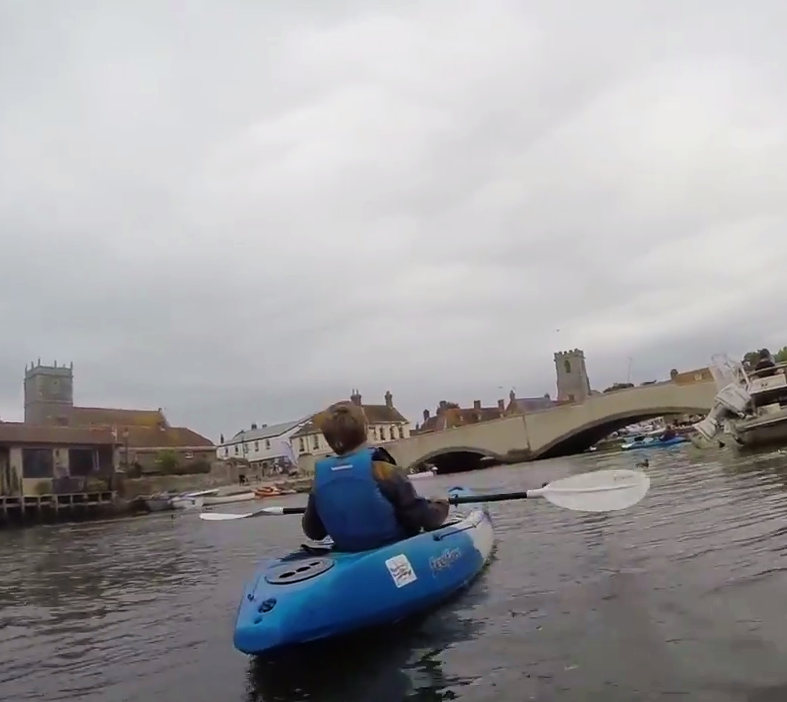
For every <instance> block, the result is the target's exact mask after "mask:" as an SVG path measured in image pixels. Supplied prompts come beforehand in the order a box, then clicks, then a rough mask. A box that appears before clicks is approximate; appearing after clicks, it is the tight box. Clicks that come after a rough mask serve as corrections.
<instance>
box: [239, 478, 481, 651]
mask: <svg viewBox="0 0 787 702" xmlns="http://www.w3.org/2000/svg"><path fill="white" fill-rule="evenodd" d="M452 493H454V494H469V493H468V492H467V491H465V490H463V489H461V488H458V489H455V490H454V491H452ZM493 545H494V531H493V528H492V522H491V519H490V518H489V513H488V512H487V510H486V508H479V509H473V510H472V511H470V512H469V513H466V514H465V515H462V517H460V518H459V519H458V520H457V521H456V522H454V523H451V524H449V525H447V526H444V527H443V528H441V529H439V530H437V531H434V532H429V533H424V534H419V535H418V536H414V537H412V538H410V539H406V540H404V541H400V542H398V543H395V544H391V545H390V546H386V547H384V548H381V549H378V550H375V551H366V552H363V553H353V554H349V553H336V552H334V551H331V550H330V549H315V548H308V549H305V550H302V551H299V552H296V553H292V554H289V555H288V556H285V557H284V558H281V559H273V560H270V561H267V562H265V563H263V564H261V566H260V568H259V569H258V570H257V572H256V573H255V574H254V576H253V578H252V579H251V581H250V582H249V583H248V584H247V585H246V587H245V588H244V592H243V596H242V598H241V602H240V605H239V606H238V612H237V617H236V621H235V634H234V638H233V642H234V645H235V648H237V649H238V650H239V651H241V652H243V653H247V654H252V655H264V654H269V653H272V652H274V651H276V650H279V649H283V648H289V647H292V646H298V645H301V644H306V643H310V642H313V641H319V640H322V639H327V638H330V637H334V636H341V635H344V634H349V633H352V632H355V631H359V630H361V629H366V628H369V627H374V626H380V625H384V624H389V623H393V622H396V621H398V620H401V619H404V618H406V617H409V616H412V615H415V614H418V613H420V612H424V611H426V610H428V609H430V608H432V607H434V606H435V605H437V604H439V603H440V602H442V601H443V600H445V599H447V598H448V597H450V596H451V595H453V594H455V593H456V592H458V591H459V590H461V589H462V588H463V587H465V586H466V585H468V584H469V583H470V582H471V581H472V580H473V579H474V578H475V577H476V576H477V575H478V574H479V573H480V572H481V570H482V569H483V567H484V565H485V564H486V563H487V561H488V559H489V557H490V555H491V552H492V548H493Z"/></svg>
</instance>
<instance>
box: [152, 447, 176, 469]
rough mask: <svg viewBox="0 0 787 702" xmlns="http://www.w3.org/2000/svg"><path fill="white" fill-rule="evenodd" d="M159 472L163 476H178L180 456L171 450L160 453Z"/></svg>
mask: <svg viewBox="0 0 787 702" xmlns="http://www.w3.org/2000/svg"><path fill="white" fill-rule="evenodd" d="M156 463H158V467H159V471H161V473H162V474H163V475H177V474H178V468H179V461H178V454H177V453H175V452H174V451H171V450H169V449H168V450H166V451H159V454H158V458H157V460H156Z"/></svg>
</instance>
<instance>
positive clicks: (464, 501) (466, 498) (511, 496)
mask: <svg viewBox="0 0 787 702" xmlns="http://www.w3.org/2000/svg"><path fill="white" fill-rule="evenodd" d="M526 499H527V492H501V493H498V494H497V495H459V496H457V497H449V498H448V502H450V503H451V504H452V505H472V504H475V503H477V502H504V501H506V500H526Z"/></svg>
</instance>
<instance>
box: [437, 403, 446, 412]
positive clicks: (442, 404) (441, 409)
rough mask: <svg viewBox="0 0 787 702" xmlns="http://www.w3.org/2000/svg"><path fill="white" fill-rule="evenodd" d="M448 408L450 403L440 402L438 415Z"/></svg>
mask: <svg viewBox="0 0 787 702" xmlns="http://www.w3.org/2000/svg"><path fill="white" fill-rule="evenodd" d="M446 407H448V403H447V402H446V401H445V400H440V407H438V408H437V414H440V412H442V411H443V410H444V409H445V408H446Z"/></svg>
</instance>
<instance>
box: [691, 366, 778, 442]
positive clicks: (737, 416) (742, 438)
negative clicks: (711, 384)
mask: <svg viewBox="0 0 787 702" xmlns="http://www.w3.org/2000/svg"><path fill="white" fill-rule="evenodd" d="M710 371H711V373H712V374H713V378H714V380H715V381H716V387H717V388H718V392H717V393H716V397H715V398H714V403H713V408H712V409H711V411H710V412H709V413H708V416H707V417H705V419H703V420H702V421H700V422H697V424H695V425H694V429H695V430H696V431H697V434H698V435H699V436H700V437H701V441H702V443H705V444H710V443H711V442H714V443H716V441H717V437H718V435H719V434H721V433H726V434H729V435H730V436H731V437H732V439H733V441H734V442H735V443H736V444H737V445H739V446H747V447H755V446H764V445H769V444H771V445H772V444H785V443H787V375H786V373H787V363H777V364H774V365H773V366H770V367H768V368H763V369H761V370H759V371H746V369H745V368H744V367H743V364H742V363H740V362H739V361H733V360H732V359H730V358H729V357H728V356H726V355H724V354H717V355H716V356H714V357H713V359H712V361H711V366H710ZM695 443H696V442H695Z"/></svg>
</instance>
